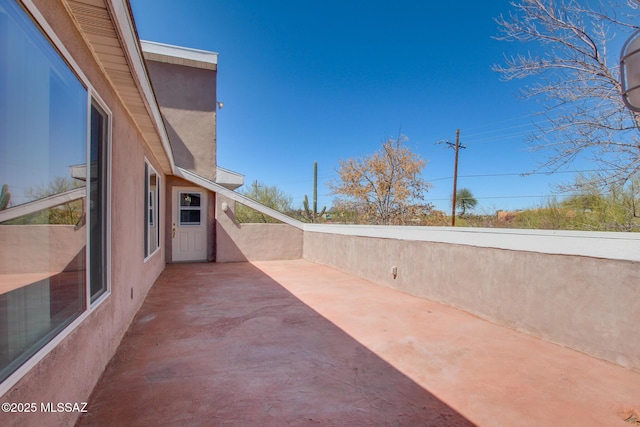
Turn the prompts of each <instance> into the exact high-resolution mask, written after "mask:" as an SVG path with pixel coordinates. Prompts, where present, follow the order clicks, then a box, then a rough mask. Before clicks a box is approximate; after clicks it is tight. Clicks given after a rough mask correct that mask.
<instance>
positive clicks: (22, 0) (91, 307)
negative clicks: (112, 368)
mask: <svg viewBox="0 0 640 427" xmlns="http://www.w3.org/2000/svg"><path fill="white" fill-rule="evenodd" d="M15 1H16V4H17V6H18V7H19V8H21V9H22V10H23V11H24V12H25V13H26V15H27V16H28V18H29V19H30V20H31V23H32V24H33V25H34V27H35V28H36V29H37V30H38V31H40V33H41V34H42V35H43V37H44V38H45V39H47V41H48V42H49V43H50V45H51V47H52V48H53V50H54V51H55V52H56V54H57V55H58V56H59V57H60V59H62V60H63V61H64V62H66V64H67V66H68V67H69V70H70V71H71V72H72V73H74V74H75V76H76V77H77V79H78V81H79V82H80V84H81V85H82V86H84V87H85V89H86V91H87V107H86V108H87V117H86V120H87V139H86V146H87V171H88V170H89V168H88V165H89V156H90V132H91V128H90V124H91V122H90V121H91V105H92V104H94V103H95V105H97V106H99V107H100V109H101V110H102V112H104V113H105V119H106V120H105V122H106V126H105V128H106V129H105V134H106V135H105V140H106V144H107V147H106V158H107V159H106V160H107V165H106V171H105V173H106V185H107V189H106V207H105V212H106V215H105V222H106V224H105V227H106V230H105V242H104V251H105V261H106V266H105V269H106V271H105V280H106V289H105V291H104V292H103V293H102V294H101V295H100V296H99V297H98V298H96V300H95V301H93V302H91V299H90V298H91V296H90V286H91V285H90V270H89V269H90V268H91V266H90V264H89V262H90V258H89V256H90V254H89V252H90V243H89V236H90V233H89V231H87V233H86V234H87V236H86V245H87V254H86V259H85V262H86V263H87V264H86V265H87V270H86V271H85V275H86V276H85V277H86V279H87V280H86V283H85V286H86V291H85V297H86V300H85V307H84V310H83V311H82V312H81V313H80V315H79V316H77V317H76V318H75V319H74V320H72V321H71V322H70V323H69V324H68V325H67V326H66V327H65V328H63V329H62V330H60V331H59V332H58V333H57V334H56V335H55V336H53V337H52V338H51V339H50V340H49V341H48V342H47V343H46V344H44V345H43V346H42V347H40V348H39V349H38V350H37V351H36V352H35V353H34V354H33V355H32V356H31V357H30V358H28V359H27V360H26V361H25V362H24V363H22V364H21V365H20V366H19V367H18V368H17V369H16V370H15V371H13V372H12V373H11V374H10V375H9V376H8V377H7V378H5V379H4V381H2V382H0V396H1V395H4V394H6V393H7V392H8V391H9V390H11V388H12V387H13V386H15V384H17V383H18V381H20V380H21V379H22V378H23V377H24V376H25V375H26V374H27V373H28V372H29V371H31V370H32V369H33V368H34V367H35V366H36V365H37V364H38V363H40V361H42V360H43V359H44V358H45V357H46V356H47V355H48V354H49V353H51V352H52V351H53V350H54V349H55V348H56V347H57V346H59V345H60V344H61V343H62V342H63V341H64V340H65V339H66V338H67V337H68V336H69V335H71V334H72V333H73V332H74V331H75V329H76V328H78V327H79V326H80V325H81V324H83V323H84V322H85V320H87V319H88V318H89V316H91V315H92V314H93V312H94V311H95V310H96V309H97V308H98V306H100V305H101V304H102V303H103V302H104V301H105V300H106V299H108V298H109V297H110V296H111V249H112V247H111V217H112V212H111V196H112V193H111V188H112V129H113V113H112V111H111V109H110V108H109V107H108V106H107V104H106V102H104V100H103V99H102V98H101V97H100V95H99V94H98V93H97V92H96V90H95V89H94V87H93V85H92V84H91V82H90V80H89V79H88V78H87V76H86V75H85V74H84V72H83V71H82V68H81V67H80V66H79V65H78V63H77V62H76V61H75V60H74V59H73V56H72V55H71V54H70V52H69V51H68V50H67V48H66V47H65V45H64V43H62V41H61V40H60V38H59V37H58V36H57V34H56V32H55V31H54V30H53V28H52V27H51V26H50V25H49V23H48V22H47V20H46V19H45V17H44V16H43V15H42V13H41V12H40V11H39V10H38V8H37V7H36V5H35V4H34V2H33V0H15ZM89 185H90V181H89V179H87V186H86V187H85V188H86V189H87V194H86V195H85V198H84V201H85V203H88V201H89V200H88V198H89V191H88V190H89ZM85 220H86V219H85Z"/></svg>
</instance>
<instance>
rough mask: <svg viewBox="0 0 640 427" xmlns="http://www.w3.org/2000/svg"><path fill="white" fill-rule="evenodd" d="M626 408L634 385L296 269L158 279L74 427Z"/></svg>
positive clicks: (299, 263) (474, 420)
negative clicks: (84, 412) (76, 425)
mask: <svg viewBox="0 0 640 427" xmlns="http://www.w3.org/2000/svg"><path fill="white" fill-rule="evenodd" d="M630 339H632V337H630ZM636 409H640V373H638V372H635V371H631V370H627V369H624V368H621V367H618V366H615V365H613V364H610V363H607V362H604V361H601V360H599V359H596V358H593V357H590V356H587V355H585V354H582V353H579V352H576V351H573V350H569V349H566V348H564V347H561V346H558V345H555V344H551V343H548V342H546V341H543V340H540V339H537V338H534V337H531V336H529V335H526V334H522V333H518V332H515V331H512V330H510V329H507V328H504V327H501V326H497V325H495V324H492V323H490V322H486V321H484V320H481V319H479V318H477V317H475V316H473V315H470V314H467V313H465V312H463V311H460V310H456V309H454V308H451V307H448V306H445V305H442V304H437V303H434V302H430V301H426V300H423V299H419V298H415V297H412V296H409V295H406V294H403V293H401V292H397V291H394V290H392V289H389V288H385V287H382V286H378V285H375V284H373V283H371V282H367V281H365V280H361V279H358V278H356V277H354V276H350V275H348V274H345V273H342V272H340V271H337V270H334V269H331V268H328V267H326V266H322V265H317V264H313V263H310V262H308V261H304V260H294V261H269V262H255V263H237V264H211V263H205V264H174V265H169V266H167V269H166V270H165V271H164V272H163V273H162V275H161V276H160V278H159V279H158V281H157V283H156V284H155V285H154V287H153V288H152V290H151V292H150V293H149V296H148V297H147V299H146V301H145V303H144V305H143V307H142V308H141V310H140V312H139V313H138V314H137V316H136V318H135V320H134V322H133V323H132V325H131V327H130V329H129V331H128V332H127V334H126V336H125V338H124V339H123V341H122V343H121V344H120V347H119V349H118V351H117V353H116V355H115V357H114V358H113V360H112V361H111V363H110V364H109V366H108V367H107V369H106V370H105V373H104V375H103V377H102V378H101V380H100V381H99V383H98V385H97V386H96V388H95V390H94V392H93V394H92V396H91V398H90V400H89V405H88V410H89V412H88V413H87V414H84V415H83V417H82V418H80V420H79V421H78V425H79V426H113V425H136V426H160V425H189V426H192V425H193V426H196V425H203V426H209V425H222V426H254V425H255V426H283V425H293V426H297V425H305V426H306V425H322V426H369V425H370V426H382V425H406V426H429V425H431V426H468V425H478V426H491V427H495V426H582V427H583V426H620V427H625V426H630V425H635V423H633V420H634V418H633V417H634V416H636V417H637V416H638V413H637V411H635V410H636ZM634 411H635V413H634ZM627 419H628V421H626V422H625V420H627Z"/></svg>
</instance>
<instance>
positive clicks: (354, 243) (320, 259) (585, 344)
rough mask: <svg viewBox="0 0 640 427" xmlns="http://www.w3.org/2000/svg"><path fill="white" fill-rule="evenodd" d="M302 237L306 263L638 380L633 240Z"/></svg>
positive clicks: (639, 307)
mask: <svg viewBox="0 0 640 427" xmlns="http://www.w3.org/2000/svg"><path fill="white" fill-rule="evenodd" d="M304 229H305V233H304V244H303V257H304V258H305V259H307V260H310V261H313V262H317V263H321V264H325V265H329V266H332V267H335V268H337V269H340V270H342V271H345V272H347V273H350V274H353V275H355V276H358V277H361V278H364V279H367V280H371V281H372V282H374V283H377V284H380V285H384V286H389V287H392V288H395V289H397V290H400V291H402V292H406V293H408V294H411V295H415V296H418V297H422V298H427V299H430V300H434V301H438V302H442V303H445V304H448V305H451V306H454V307H458V308H460V309H462V310H465V311H468V312H471V313H473V314H475V315H477V316H479V317H482V318H484V319H487V320H489V321H492V322H494V323H498V324H501V325H504V326H507V327H509V328H513V329H516V330H518V331H522V332H526V333H529V334H532V335H534V336H538V337H540V338H543V339H545V340H548V341H551V342H554V343H557V344H560V345H563V346H566V347H570V348H573V349H575V350H578V351H582V352H585V353H587V354H591V355H593V356H596V357H599V358H601V359H604V360H607V361H610V362H613V363H616V364H618V365H621V366H624V367H627V368H631V369H634V370H637V371H640V341H638V340H635V339H632V337H634V336H636V335H637V328H638V324H640V304H638V301H640V262H639V261H640V235H638V234H634V233H586V232H568V231H542V230H535V231H533V230H531V231H530V230H493V229H477V228H473V229H472V228H455V229H451V228H440V227H385V226H340V225H326V226H323V225H312V224H306V225H305V226H304ZM393 267H396V271H397V274H396V276H395V277H394V274H393V270H392V269H393Z"/></svg>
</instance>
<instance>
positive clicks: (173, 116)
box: [146, 58, 217, 181]
mask: <svg viewBox="0 0 640 427" xmlns="http://www.w3.org/2000/svg"><path fill="white" fill-rule="evenodd" d="M146 64H147V70H148V72H149V76H150V77H151V80H152V83H153V90H154V92H155V94H156V99H157V100H158V104H159V106H160V111H161V113H162V118H163V120H164V123H165V126H166V129H167V134H168V136H169V140H170V141H171V148H172V150H173V156H174V158H175V162H176V165H178V166H180V167H182V168H184V169H187V170H190V171H192V172H194V173H196V174H198V175H200V176H202V177H204V178H207V179H209V180H212V181H215V179H216V106H217V103H216V97H217V94H216V77H217V71H216V70H207V69H202V68H197V67H192V66H187V65H178V64H168V63H164V62H159V61H155V60H150V59H148V58H147V60H146Z"/></svg>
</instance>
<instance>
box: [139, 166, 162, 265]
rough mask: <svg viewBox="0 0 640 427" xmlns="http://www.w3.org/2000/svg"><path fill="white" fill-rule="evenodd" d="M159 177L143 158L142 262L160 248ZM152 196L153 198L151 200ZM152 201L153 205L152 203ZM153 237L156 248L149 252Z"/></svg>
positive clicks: (160, 210) (160, 211) (160, 192)
mask: <svg viewBox="0 0 640 427" xmlns="http://www.w3.org/2000/svg"><path fill="white" fill-rule="evenodd" d="M152 175H155V177H156V186H155V190H153V193H152V192H151V190H150V189H151V176H152ZM161 181H162V180H161V177H160V174H159V173H158V171H157V170H156V168H155V167H153V165H152V164H151V162H150V161H149V159H147V158H146V157H145V158H144V230H143V235H144V237H143V242H144V244H143V246H144V260H145V262H146V261H148V260H149V259H150V258H151V257H153V256H154V255H155V254H156V253H158V252H159V251H160V247H161V244H160V243H161V237H162V229H161V227H160V223H161V213H162V209H161V204H160V195H161V194H162V191H161ZM152 194H153V195H154V196H155V197H153V198H151V196H152ZM152 201H153V203H152ZM150 228H153V233H150V232H149V230H150ZM153 236H155V238H156V247H155V248H154V249H153V250H152V251H150V250H149V249H150V248H151V246H152V245H151V241H152V240H151V239H152V237H153Z"/></svg>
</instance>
